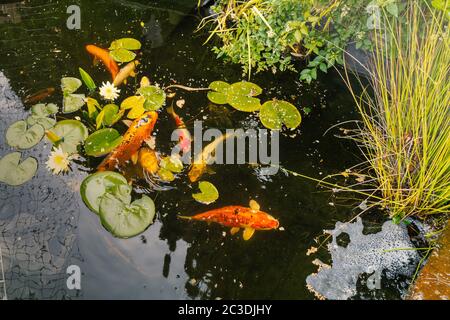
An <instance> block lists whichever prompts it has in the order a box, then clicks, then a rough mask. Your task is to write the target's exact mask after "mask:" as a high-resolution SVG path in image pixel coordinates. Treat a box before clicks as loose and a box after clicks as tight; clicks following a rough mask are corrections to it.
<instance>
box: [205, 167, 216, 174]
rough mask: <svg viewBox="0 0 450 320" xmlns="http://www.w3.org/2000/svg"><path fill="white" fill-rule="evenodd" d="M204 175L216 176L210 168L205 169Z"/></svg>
mask: <svg viewBox="0 0 450 320" xmlns="http://www.w3.org/2000/svg"><path fill="white" fill-rule="evenodd" d="M205 173H206V174H209V175H213V174H216V171H214V169H211V168H210V167H206V169H205Z"/></svg>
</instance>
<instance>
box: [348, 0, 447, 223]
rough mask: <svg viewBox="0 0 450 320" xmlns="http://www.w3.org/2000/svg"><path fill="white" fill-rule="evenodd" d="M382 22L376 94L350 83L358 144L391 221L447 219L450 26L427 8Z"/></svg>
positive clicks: (420, 4)
mask: <svg viewBox="0 0 450 320" xmlns="http://www.w3.org/2000/svg"><path fill="white" fill-rule="evenodd" d="M447 1H449V0H447ZM381 20H382V27H381V28H380V29H378V30H376V31H375V35H374V44H375V50H374V53H373V56H372V60H371V65H370V67H369V71H370V87H369V88H367V90H364V91H363V93H362V94H358V93H356V89H353V88H352V86H351V84H350V80H349V79H350V77H349V75H348V73H346V77H345V78H346V81H347V84H348V86H349V88H350V90H351V92H352V94H353V96H354V98H355V101H356V104H357V107H358V109H359V112H360V114H361V117H362V125H360V128H359V131H358V134H357V135H355V136H353V139H355V140H356V141H357V142H358V144H359V145H360V147H361V148H362V151H363V154H364V155H365V157H366V160H367V161H366V162H365V163H366V164H367V165H368V167H367V168H366V169H367V170H366V172H369V175H370V177H369V179H368V180H370V181H375V183H376V190H377V192H378V193H379V194H381V197H380V198H378V199H377V200H376V202H377V204H380V205H382V206H383V207H384V208H386V209H387V210H388V211H389V215H390V216H391V217H393V218H400V219H403V218H405V217H408V216H412V215H415V216H422V217H423V216H428V215H434V214H448V213H449V211H450V210H449V209H450V48H449V44H450V40H449V21H448V19H447V17H446V16H445V12H443V11H438V10H435V9H434V8H432V7H431V6H430V5H429V3H428V2H427V1H423V0H412V1H410V2H409V4H408V7H407V9H406V10H405V13H404V15H403V17H401V18H400V19H392V18H391V17H389V16H388V15H387V14H384V15H382V19H381Z"/></svg>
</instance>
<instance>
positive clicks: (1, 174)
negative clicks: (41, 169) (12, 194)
mask: <svg viewBox="0 0 450 320" xmlns="http://www.w3.org/2000/svg"><path fill="white" fill-rule="evenodd" d="M21 157H22V154H21V153H20V152H12V153H9V154H7V155H5V156H4V157H2V158H1V159H0V182H3V183H6V184H8V185H10V186H20V185H22V184H24V183H25V182H27V181H29V180H30V179H31V178H33V177H34V175H35V174H36V171H37V168H38V162H37V160H36V159H35V158H33V157H28V158H26V159H25V160H23V161H22V162H20V159H21Z"/></svg>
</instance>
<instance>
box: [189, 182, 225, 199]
mask: <svg viewBox="0 0 450 320" xmlns="http://www.w3.org/2000/svg"><path fill="white" fill-rule="evenodd" d="M198 187H199V189H200V193H194V194H193V195H192V197H193V198H194V199H195V200H196V201H197V202H200V203H203V204H210V203H213V202H215V201H216V200H217V199H219V191H218V190H217V188H216V187H215V186H214V185H213V184H212V183H210V182H207V181H200V182H199V184H198Z"/></svg>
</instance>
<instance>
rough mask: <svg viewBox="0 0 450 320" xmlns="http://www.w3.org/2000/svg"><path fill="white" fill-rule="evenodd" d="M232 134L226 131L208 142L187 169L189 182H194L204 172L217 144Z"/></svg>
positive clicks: (232, 134)
mask: <svg viewBox="0 0 450 320" xmlns="http://www.w3.org/2000/svg"><path fill="white" fill-rule="evenodd" d="M233 136H234V133H233V132H230V133H226V134H224V135H222V136H221V137H219V138H216V139H215V140H214V141H213V142H211V143H210V144H208V145H207V146H206V147H205V148H204V149H203V151H202V153H200V154H199V155H197V156H196V157H195V159H194V162H193V163H192V165H191V168H190V169H189V173H188V177H189V180H190V181H191V182H196V181H197V180H198V179H200V177H201V176H202V175H203V174H204V173H205V172H206V169H207V164H208V162H209V160H210V159H211V158H212V156H213V154H214V153H215V151H216V148H217V146H218V145H219V144H220V143H222V142H223V141H225V140H227V139H228V138H231V137H233Z"/></svg>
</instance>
